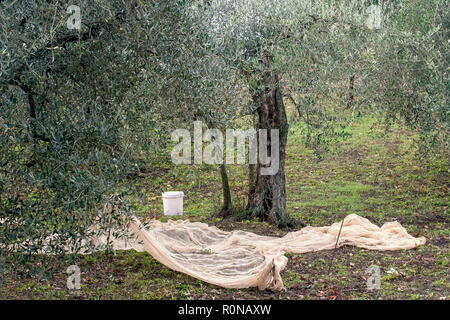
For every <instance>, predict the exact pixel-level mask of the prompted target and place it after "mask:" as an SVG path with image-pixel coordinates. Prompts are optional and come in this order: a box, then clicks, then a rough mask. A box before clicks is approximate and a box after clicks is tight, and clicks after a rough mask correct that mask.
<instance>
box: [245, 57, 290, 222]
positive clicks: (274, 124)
mask: <svg viewBox="0 0 450 320" xmlns="http://www.w3.org/2000/svg"><path fill="white" fill-rule="evenodd" d="M271 60H272V57H271V55H270V54H268V53H267V52H265V53H264V55H263V60H262V62H263V66H264V70H263V71H261V73H260V75H259V76H260V81H261V83H262V84H263V85H264V88H263V89H251V90H252V92H251V93H252V98H253V101H254V102H255V103H257V105H258V109H257V112H258V129H266V130H267V155H269V157H271V163H269V164H261V161H258V163H257V165H256V177H255V182H254V184H253V185H252V186H251V189H250V194H249V199H248V205H247V209H248V210H249V212H250V214H251V215H252V216H257V217H259V218H261V219H262V220H268V221H270V222H271V223H273V224H277V225H279V226H285V225H287V224H289V223H290V221H291V219H290V218H289V216H288V213H287V211H286V178H285V172H284V163H285V157H286V142H287V135H288V123H287V118H286V111H285V107H284V103H283V99H282V92H281V88H280V85H279V78H278V74H277V72H276V71H274V70H271ZM271 129H278V130H279V131H278V133H279V166H278V170H277V171H276V172H275V174H272V175H263V174H261V168H264V167H270V166H271V165H272V162H273V161H274V159H272V154H271V146H272V143H273V141H271V140H272V137H271V134H270V130H271Z"/></svg>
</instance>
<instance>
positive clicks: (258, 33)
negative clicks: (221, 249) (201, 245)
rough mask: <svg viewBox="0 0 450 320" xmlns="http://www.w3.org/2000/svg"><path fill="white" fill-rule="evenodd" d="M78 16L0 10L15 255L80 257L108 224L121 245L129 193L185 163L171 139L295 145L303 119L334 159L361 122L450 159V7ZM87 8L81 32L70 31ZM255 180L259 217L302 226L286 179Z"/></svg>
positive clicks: (224, 6) (420, 4)
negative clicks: (198, 136)
mask: <svg viewBox="0 0 450 320" xmlns="http://www.w3.org/2000/svg"><path fill="white" fill-rule="evenodd" d="M74 2H75V3H72V2H71V1H52V0H38V1H31V0H30V1H1V4H0V22H1V31H0V41H1V47H0V52H1V58H0V93H1V97H0V109H1V111H0V140H1V143H0V198H1V203H0V219H3V223H2V224H1V225H0V243H2V244H8V245H14V246H16V250H19V251H20V252H35V251H36V250H37V249H38V248H40V247H41V245H40V244H41V243H42V242H43V241H44V239H46V237H47V236H49V235H52V234H54V233H57V234H59V237H58V238H55V239H54V240H53V241H52V245H51V246H50V247H49V248H48V250H50V251H52V252H61V251H62V250H63V246H64V245H67V244H69V245H71V246H72V247H73V248H74V249H76V250H78V249H79V246H80V241H81V239H83V238H87V237H88V236H89V235H88V234H87V230H88V229H87V227H88V226H90V225H92V224H93V223H94V221H95V219H96V218H100V224H101V225H102V226H103V228H101V230H100V232H109V230H110V226H115V227H116V229H117V230H120V229H121V228H117V227H120V226H123V225H125V224H126V223H127V219H126V217H127V216H129V215H131V214H133V208H132V206H129V205H128V204H127V194H128V192H129V190H127V187H126V185H124V183H123V182H124V181H125V179H126V177H127V176H129V175H132V174H133V173H134V172H136V171H139V170H140V168H142V167H143V166H149V165H151V163H152V162H155V161H158V158H160V157H170V147H171V145H172V143H171V141H170V133H171V131H173V130H174V129H176V128H182V127H185V128H188V129H191V128H192V123H193V121H195V120H201V121H203V124H204V125H205V126H206V127H213V128H218V129H221V130H224V129H225V128H233V127H248V126H259V128H266V129H270V128H277V129H280V130H281V131H283V130H284V132H283V133H282V137H281V138H282V139H283V137H284V138H286V136H287V133H288V127H289V125H288V119H287V118H286V119H284V117H285V115H283V114H285V110H284V109H285V104H286V103H290V104H292V105H293V106H294V107H295V108H296V110H297V113H298V115H297V116H296V117H295V118H293V119H289V120H290V121H297V122H301V123H302V124H303V128H304V130H303V138H304V140H303V141H299V143H306V144H307V145H309V146H313V147H314V149H315V151H316V154H317V157H318V159H320V158H321V156H322V154H323V153H324V152H326V150H327V147H328V146H329V145H330V144H332V143H335V142H336V141H337V140H339V139H343V138H345V136H346V131H345V128H346V126H347V125H348V124H349V123H350V122H351V121H352V119H353V117H355V116H357V115H358V114H361V113H363V114H373V115H375V116H378V117H379V119H383V121H385V122H386V123H387V124H394V123H405V124H406V125H408V126H409V127H411V128H413V129H414V130H416V131H417V132H419V133H420V136H421V137H422V141H419V142H418V143H421V146H423V150H424V151H427V152H431V153H433V152H437V151H442V150H448V112H449V110H448V94H447V93H448V92H449V87H448V86H449V82H448V64H447V61H448V27H449V14H448V4H447V2H446V1H444V0H438V1H432V2H431V1H420V0H398V1H389V2H386V3H384V2H381V1H345V0H336V1H331V0H328V1H325V0H324V1H306V0H305V1H302V0H287V1H275V0H264V1H261V0H259V1H256V0H255V1H250V0H249V1H226V0H213V1H195V0H178V1H175V0H174V1H164V0H162V1H137V0H133V1H126V0H114V1H110V0H108V1H107V0H104V1H103V0H96V1H74ZM72 4H75V5H78V6H79V7H80V8H81V29H80V30H76V29H75V30H70V29H68V28H67V24H66V22H67V19H68V16H69V14H68V13H67V12H66V10H67V7H68V6H69V5H72ZM373 5H378V6H379V8H381V21H380V23H379V25H377V26H376V27H374V26H372V25H370V24H368V23H367V21H368V19H370V18H371V16H370V13H371V12H372V11H371V10H368V8H370V7H371V6H373ZM372 18H373V17H372ZM271 97H272V98H273V99H274V100H271ZM324 101H326V103H324ZM271 103H272V107H273V108H272V107H270V105H271ZM267 105H268V106H269V109H267V110H269V113H268V114H267V115H266V118H264V117H265V115H264V114H263V112H261V110H263V108H264V106H267ZM270 110H271V111H270ZM280 119H281V120H280ZM269 120H270V121H269ZM272 120H273V121H272ZM275 120H276V121H275ZM283 135H284V136H283ZM282 139H281V140H282ZM284 156H285V155H284V153H283V151H281V157H282V162H283V163H284ZM220 167H221V171H220V172H221V173H222V177H224V178H225V179H226V166H223V165H222V166H220ZM252 170H256V171H254V172H253V173H251V174H252V175H253V176H255V177H256V178H255V179H256V180H255V179H250V183H251V184H252V185H250V186H249V188H250V190H253V191H252V192H250V196H249V203H248V206H247V210H248V214H249V215H253V216H258V217H260V218H261V219H268V220H269V221H271V222H273V223H274V224H277V225H280V226H285V225H287V224H289V223H290V217H289V216H288V214H287V211H286V207H285V206H286V204H285V191H284V190H285V185H284V184H285V179H284V171H283V167H282V166H281V167H280V171H279V173H278V174H277V175H276V176H274V177H267V178H264V177H261V176H260V175H259V173H258V172H259V171H258V167H254V168H252ZM218 172H219V171H218ZM224 187H225V188H226V187H227V183H224ZM225 195H226V193H225ZM226 200H227V201H226V202H228V205H227V206H225V209H227V210H231V205H232V204H231V199H226ZM105 204H111V205H113V207H114V208H116V209H117V210H115V211H114V210H113V211H111V210H109V211H108V210H102V209H103V208H105ZM106 207H108V206H106ZM227 210H225V212H224V213H226V211H227Z"/></svg>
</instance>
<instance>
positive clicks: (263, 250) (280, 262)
mask: <svg viewBox="0 0 450 320" xmlns="http://www.w3.org/2000/svg"><path fill="white" fill-rule="evenodd" d="M340 227H341V223H340V222H337V223H334V224H332V225H331V226H329V227H305V228H303V229H301V230H299V231H295V232H290V233H288V234H287V235H285V236H284V237H281V238H280V237H267V236H260V235H256V234H253V233H251V232H245V231H241V230H236V231H232V232H225V231H221V230H219V229H218V228H216V227H213V226H208V225H207V224H204V223H200V222H190V221H188V220H177V221H173V220H170V221H168V222H166V223H162V222H160V221H157V220H154V221H152V222H151V223H150V224H149V227H147V228H144V227H143V226H142V224H141V223H140V222H139V220H138V219H137V218H134V221H133V222H132V224H131V228H132V230H133V232H134V233H135V234H136V235H137V239H139V240H140V241H138V240H136V241H135V242H133V241H132V242H127V243H126V245H124V244H123V243H120V242H115V244H114V246H115V248H116V249H130V248H134V249H136V250H138V251H143V250H146V251H148V252H149V253H150V254H151V255H152V256H153V257H154V258H155V259H157V260H158V261H160V262H161V263H162V264H164V265H166V266H167V267H169V268H171V269H173V270H175V271H179V272H183V273H185V274H188V275H190V276H192V277H194V278H197V279H200V280H203V281H205V282H208V283H211V284H215V285H218V286H221V287H225V288H248V287H258V288H259V289H261V290H263V289H272V290H281V289H283V288H284V286H283V281H282V279H281V276H280V272H281V271H282V270H283V269H284V267H285V266H286V264H287V261H288V258H287V257H286V256H285V255H284V253H286V252H292V253H304V252H309V251H317V250H324V249H332V248H334V247H335V244H336V240H337V236H338V233H339V229H340ZM425 241H426V240H425V238H424V237H420V238H414V237H413V236H411V235H409V234H408V232H407V231H406V229H405V228H403V227H402V226H401V225H400V223H398V222H396V221H394V222H388V223H385V224H384V225H383V226H382V227H378V226H376V225H374V224H372V223H371V222H370V221H369V220H367V219H365V218H362V217H360V216H358V215H355V214H351V215H348V216H347V217H345V219H344V224H343V227H342V230H341V234H340V237H339V242H338V246H342V245H345V244H348V245H354V246H357V247H360V248H366V249H374V250H400V249H411V248H415V247H417V246H419V245H422V244H424V243H425ZM139 242H140V243H139Z"/></svg>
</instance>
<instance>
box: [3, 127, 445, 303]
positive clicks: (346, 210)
mask: <svg viewBox="0 0 450 320" xmlns="http://www.w3.org/2000/svg"><path fill="white" fill-rule="evenodd" d="M349 132H350V133H351V135H352V136H351V138H349V139H347V140H345V141H343V142H342V143H339V144H336V145H335V146H333V147H332V148H331V150H330V152H329V153H328V154H326V155H325V157H324V159H323V161H321V162H318V161H317V159H316V158H315V156H314V152H313V151H312V150H310V149H308V148H305V147H304V145H303V144H301V143H299V139H300V137H301V136H300V135H301V133H300V128H299V127H298V126H297V125H295V124H292V125H291V131H290V135H289V138H288V148H287V159H286V179H287V186H286V187H287V209H288V211H289V213H290V214H291V215H292V216H294V217H295V218H297V219H299V220H301V221H303V222H304V223H305V224H307V225H312V226H323V225H329V224H331V223H333V222H336V221H339V220H341V219H342V218H343V217H344V216H346V215H348V214H351V213H355V214H358V215H361V216H363V217H366V218H368V219H370V220H371V221H373V222H374V223H377V224H379V225H381V224H383V223H385V222H388V221H392V220H398V221H399V222H401V223H402V225H404V226H405V227H406V228H407V230H408V231H409V232H410V233H411V234H413V235H414V236H425V237H426V238H427V244H426V245H425V246H423V247H420V248H417V249H414V250H402V251H395V252H378V251H368V250H363V249H359V248H354V247H344V248H341V249H339V250H338V251H337V253H336V254H335V256H334V260H333V261H334V263H333V265H332V266H331V273H328V271H329V268H330V261H331V253H332V252H330V251H321V252H312V253H306V254H302V255H295V254H292V253H290V254H287V255H288V257H289V263H288V266H287V268H286V269H285V270H284V271H283V274H282V276H283V279H284V281H285V285H286V287H287V289H288V290H287V291H286V292H270V291H264V292H260V291H258V290H257V289H255V288H251V289H245V290H230V289H223V288H219V287H216V286H212V285H209V284H207V283H204V282H202V281H199V280H197V279H193V278H191V277H189V276H187V275H184V274H180V273H178V272H174V271H172V270H170V269H168V268H166V267H164V266H162V265H161V264H160V263H159V262H157V261H156V260H155V259H153V258H152V257H151V256H150V255H149V254H147V253H137V252H135V251H133V250H131V251H128V252H118V253H117V254H116V255H107V254H105V253H101V252H99V253H96V254H93V255H87V256H83V257H78V258H77V259H78V260H77V264H78V265H79V266H80V268H81V269H82V270H83V272H84V273H83V274H82V289H81V292H80V293H78V294H77V295H74V294H73V293H70V292H68V290H67V289H66V287H65V281H66V277H67V274H66V273H65V269H66V268H67V265H66V263H65V262H64V260H62V259H58V258H56V257H42V261H44V262H45V263H44V264H43V265H45V266H47V267H48V268H49V266H51V270H50V271H49V272H48V274H49V276H48V277H40V278H32V277H31V278H30V277H26V276H18V273H19V272H18V271H17V270H19V269H20V268H21V266H17V268H18V269H17V270H16V271H14V272H13V271H9V272H6V274H5V276H4V283H3V285H2V286H0V298H26V299H74V298H84V299H200V298H207V299H211V298H216V299H221V298H233V299H237V298H247V299H269V298H273V299H323V298H326V299H335V298H336V299H378V298H384V299H399V298H400V299H439V298H441V297H447V298H448V297H449V296H450V295H449V293H450V288H449V277H448V261H449V257H450V250H449V246H448V240H449V236H450V234H449V216H448V203H449V197H448V190H449V185H448V182H449V169H448V159H446V157H445V155H443V156H442V157H441V158H433V159H427V160H420V159H419V158H418V157H417V148H416V144H415V140H416V139H417V137H416V136H415V135H414V134H412V133H411V132H409V131H408V130H406V129H404V128H401V127H394V128H392V129H391V130H390V131H389V132H386V130H385V128H383V127H382V126H381V125H378V124H377V123H376V122H375V121H374V120H373V119H370V118H362V119H360V120H359V121H357V122H354V123H353V124H352V126H351V128H349ZM227 169H228V172H229V180H230V184H231V188H232V198H233V204H234V206H235V207H236V209H237V213H239V211H240V210H242V209H243V208H244V206H245V202H246V199H247V184H248V180H247V179H248V173H247V166H245V165H242V166H238V165H236V166H227ZM128 183H129V184H131V185H132V187H133V188H132V189H133V190H132V192H131V193H130V195H129V199H130V200H131V202H132V204H133V205H134V207H135V210H136V213H137V214H138V215H139V216H141V217H143V218H156V217H158V218H160V219H161V221H166V220H167V219H168V218H167V217H161V216H162V209H163V206H162V199H161V193H162V192H164V191H169V190H182V191H183V192H184V193H185V199H184V205H185V214H184V216H182V217H180V218H181V219H186V218H188V219H191V220H196V221H205V222H207V223H210V224H215V225H217V226H218V227H219V228H221V227H224V228H226V229H228V230H229V229H234V228H240V229H245V230H250V231H255V232H260V233H266V234H268V233H271V234H274V235H275V234H283V231H277V230H275V229H274V228H273V227H271V226H269V225H268V224H267V223H265V222H259V221H258V220H246V221H242V222H235V221H231V222H229V221H228V222H227V221H225V220H223V219H221V218H218V217H217V216H215V214H216V213H217V212H218V211H219V209H220V204H221V181H220V175H219V174H218V169H217V168H216V167H215V166H209V165H199V166H194V165H192V166H189V165H180V166H173V165H172V164H171V163H170V162H169V161H166V162H161V163H159V164H158V165H157V166H155V167H152V168H148V172H147V173H143V174H142V175H141V176H140V177H138V178H134V179H130V181H129V182H128ZM374 264H375V265H378V266H380V268H381V270H382V288H381V290H375V291H369V290H367V288H366V285H365V279H366V278H367V274H366V270H367V268H368V267H369V266H371V265H374ZM390 268H394V269H395V270H397V271H398V272H399V274H398V275H396V274H389V273H387V272H386V271H387V270H389V269H390Z"/></svg>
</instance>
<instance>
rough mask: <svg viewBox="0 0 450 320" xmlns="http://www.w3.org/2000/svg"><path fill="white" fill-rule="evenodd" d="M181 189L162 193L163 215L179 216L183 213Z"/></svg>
mask: <svg viewBox="0 0 450 320" xmlns="http://www.w3.org/2000/svg"><path fill="white" fill-rule="evenodd" d="M183 196H184V193H183V191H168V192H164V193H163V194H162V199H163V205H164V215H166V216H181V215H182V214H183Z"/></svg>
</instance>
